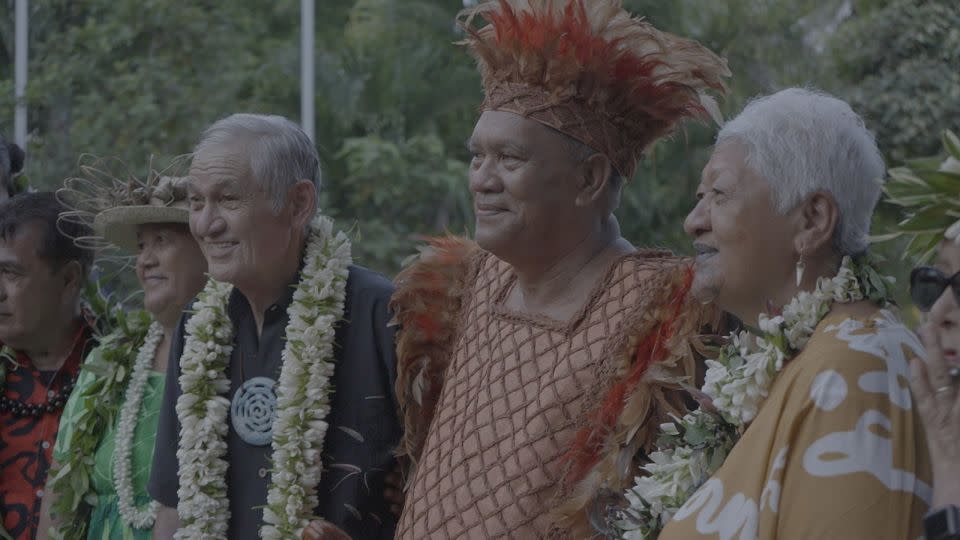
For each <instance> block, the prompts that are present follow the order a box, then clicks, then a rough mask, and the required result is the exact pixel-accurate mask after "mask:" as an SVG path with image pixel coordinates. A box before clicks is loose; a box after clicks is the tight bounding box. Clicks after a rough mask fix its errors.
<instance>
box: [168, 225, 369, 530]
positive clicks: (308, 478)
mask: <svg viewBox="0 0 960 540" xmlns="http://www.w3.org/2000/svg"><path fill="white" fill-rule="evenodd" d="M351 263H352V259H351V255H350V242H349V240H348V239H347V237H346V235H345V234H343V233H342V232H338V233H337V234H336V235H334V234H333V222H332V221H331V220H330V219H328V218H325V217H322V216H320V217H317V218H316V219H315V220H314V221H313V223H311V226H310V237H309V239H308V242H307V249H306V254H305V264H304V268H303V272H302V274H301V277H300V283H299V284H298V285H297V289H296V291H295V292H294V294H293V303H292V304H291V306H290V309H289V311H288V315H289V318H290V320H289V323H288V324H287V328H286V333H285V335H286V345H285V347H284V349H283V353H282V359H283V367H282V368H281V370H280V380H279V381H278V383H277V408H276V419H275V420H274V423H273V444H272V450H273V455H272V462H273V468H272V474H271V484H270V487H269V491H268V494H267V506H266V508H264V511H263V515H264V521H265V524H264V525H263V526H262V527H261V530H260V536H261V537H262V538H265V539H280V538H283V539H287V538H300V536H301V535H302V533H303V529H304V528H305V527H306V526H307V525H308V524H309V522H310V517H311V515H312V513H313V510H314V508H316V506H317V504H318V498H317V492H316V490H317V484H318V483H319V481H320V473H321V471H322V463H321V454H322V453H323V441H324V437H325V436H326V432H327V423H326V422H325V419H326V417H327V414H328V413H329V412H330V404H329V400H330V392H331V390H332V389H331V384H330V378H331V377H332V375H333V370H334V366H333V360H334V351H333V341H334V332H335V328H334V327H335V325H336V323H337V321H339V320H340V319H341V318H342V317H343V311H344V303H345V301H346V283H347V276H348V273H349V266H350V264H351ZM231 290H232V287H231V286H230V285H227V284H223V283H217V282H215V281H213V280H210V281H209V282H208V284H207V287H206V288H205V289H204V291H203V292H202V293H201V294H200V296H198V297H197V304H196V309H197V311H196V314H195V315H194V316H193V317H191V318H190V320H189V321H188V322H187V338H186V344H185V347H184V354H183V356H182V357H181V359H180V366H181V375H180V385H181V388H182V390H183V394H182V395H181V396H180V399H179V400H178V401H177V415H178V416H179V417H180V422H181V425H182V430H181V433H180V447H179V449H178V450H177V458H178V459H179V461H180V488H179V490H178V495H179V497H180V504H179V505H178V508H177V510H178V512H179V514H180V519H181V521H182V524H183V527H182V528H181V529H180V530H179V531H177V533H176V538H178V539H196V538H203V539H208V538H222V539H226V538H227V528H228V524H229V518H230V508H229V501H228V500H227V493H226V481H225V474H226V470H227V463H226V461H225V460H224V456H225V454H226V450H227V444H226V441H225V440H224V439H225V436H226V432H227V423H226V418H227V412H228V411H229V406H230V404H229V401H228V400H227V398H226V397H225V394H226V393H227V392H228V391H229V388H230V381H229V380H228V379H227V377H226V371H227V367H228V365H229V361H230V352H231V350H232V343H233V326H232V324H231V322H230V319H229V318H228V317H227V314H226V305H227V299H228V298H229V296H230V291H231Z"/></svg>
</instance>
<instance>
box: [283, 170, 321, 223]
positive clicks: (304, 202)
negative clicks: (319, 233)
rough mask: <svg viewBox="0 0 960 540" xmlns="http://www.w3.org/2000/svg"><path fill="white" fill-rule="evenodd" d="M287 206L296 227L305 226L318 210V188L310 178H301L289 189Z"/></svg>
mask: <svg viewBox="0 0 960 540" xmlns="http://www.w3.org/2000/svg"><path fill="white" fill-rule="evenodd" d="M287 206H288V207H289V208H290V218H291V220H292V222H293V225H294V227H299V228H301V229H302V228H305V227H306V226H307V225H308V224H309V221H310V218H311V217H312V216H313V214H314V212H316V210H317V188H316V186H314V185H313V182H311V181H309V180H300V181H299V182H297V183H296V184H294V186H293V187H292V188H290V190H289V191H287Z"/></svg>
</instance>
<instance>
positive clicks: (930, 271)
mask: <svg viewBox="0 0 960 540" xmlns="http://www.w3.org/2000/svg"><path fill="white" fill-rule="evenodd" d="M944 143H945V146H946V147H947V149H948V152H949V154H950V157H948V158H947V160H946V161H944V162H943V163H940V162H939V160H934V161H930V160H920V161H915V162H911V168H901V169H894V170H892V171H890V176H891V179H890V181H889V182H888V183H887V186H886V192H887V195H888V197H889V199H890V201H891V202H893V203H895V204H899V205H901V206H904V207H906V208H907V210H908V211H909V212H910V216H909V217H908V218H907V219H906V220H905V221H904V222H902V223H901V224H900V228H901V230H903V231H907V232H905V234H908V235H909V236H912V237H913V238H912V240H911V242H910V244H909V248H908V249H909V251H910V252H911V253H912V254H914V255H915V256H917V257H918V258H919V259H920V260H921V261H925V260H928V259H931V255H934V256H933V257H932V262H931V263H922V264H929V266H927V265H924V266H919V267H917V268H915V269H914V270H913V272H912V273H911V274H910V296H911V297H912V299H913V303H914V304H915V305H916V306H917V308H919V309H920V311H921V312H923V313H924V323H923V324H922V325H921V327H920V329H919V334H920V337H921V339H922V340H923V343H924V346H925V347H926V349H927V358H926V362H924V361H922V360H920V359H914V360H913V361H912V362H911V365H910V376H911V380H910V386H911V388H912V389H913V394H914V399H915V402H916V404H917V409H918V410H919V411H920V416H921V418H922V419H923V423H924V426H925V427H926V436H927V444H928V445H929V447H930V457H931V460H932V462H933V478H934V481H933V503H932V506H931V510H930V512H929V513H928V514H927V516H926V517H925V519H924V526H925V529H926V538H927V539H928V540H934V539H960V235H958V232H960V221H957V218H956V214H955V212H956V210H957V209H958V207H960V139H958V138H957V137H956V136H954V135H953V134H951V133H949V132H947V133H945V134H944ZM918 179H919V180H922V183H921V182H918V181H917V180H918ZM931 216H934V217H935V219H936V220H937V221H938V222H937V223H934V224H931V223H930V220H931ZM937 216H938V217H937ZM920 230H922V231H923V232H920V233H917V232H913V231H920ZM934 252H935V253H934Z"/></svg>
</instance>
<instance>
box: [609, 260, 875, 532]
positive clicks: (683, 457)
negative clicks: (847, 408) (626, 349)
mask: <svg viewBox="0 0 960 540" xmlns="http://www.w3.org/2000/svg"><path fill="white" fill-rule="evenodd" d="M860 276H862V277H860ZM885 279H886V278H880V277H879V274H877V273H876V271H874V270H873V269H872V268H871V267H870V266H869V265H863V267H858V266H857V265H855V264H854V262H853V261H852V260H851V259H850V257H844V259H843V261H842V263H841V265H840V270H839V272H838V273H837V275H836V276H835V277H833V278H830V279H827V278H820V279H819V280H818V281H817V286H816V289H815V290H814V291H813V292H808V291H801V292H800V293H799V294H797V296H795V297H794V298H793V299H792V300H791V301H790V303H788V304H787V306H786V307H785V308H784V309H783V313H782V314H780V315H777V316H774V317H770V316H769V315H767V314H761V315H760V318H759V326H760V335H759V336H756V337H754V336H752V335H750V334H749V333H748V332H739V333H736V332H733V333H731V334H730V335H729V337H728V341H727V344H726V345H725V346H724V347H723V348H722V349H721V351H720V356H719V358H717V360H707V362H706V364H707V373H706V377H705V381H704V385H703V389H702V391H703V393H704V394H706V395H707V396H708V397H709V398H710V399H711V400H712V407H713V408H714V409H716V413H714V412H711V411H709V410H706V409H705V408H704V407H701V408H700V409H698V410H696V411H693V412H691V413H689V414H687V415H685V416H684V417H683V418H675V419H674V420H675V423H666V424H662V425H661V426H660V429H661V436H660V439H659V440H658V443H657V446H658V451H656V452H652V453H651V454H650V460H651V463H650V464H648V465H646V466H644V467H643V470H645V471H646V472H647V473H649V474H648V475H647V476H644V477H637V478H635V479H634V481H635V484H634V486H633V487H631V488H628V489H627V491H626V492H625V493H624V496H625V497H626V499H627V501H628V503H629V506H628V507H627V508H624V509H620V510H619V511H618V512H616V513H615V515H614V516H613V517H614V523H613V525H614V528H615V529H617V530H618V531H619V532H620V535H621V537H622V538H624V539H628V540H650V539H653V538H656V537H657V535H659V533H660V530H661V529H662V527H663V526H664V525H666V524H667V522H668V521H670V519H672V517H673V515H674V514H675V513H676V512H677V510H679V509H680V507H681V506H683V504H684V503H685V502H686V500H687V499H688V498H689V497H690V496H691V495H692V494H693V493H694V492H695V491H696V490H697V489H698V488H699V487H700V486H701V485H702V484H703V483H704V482H706V481H707V479H708V478H710V476H711V475H712V474H713V473H714V472H716V471H717V469H719V468H720V466H721V465H722V464H723V461H724V460H725V459H726V457H727V454H728V453H729V452H730V450H731V449H732V448H733V446H734V445H735V444H736V442H737V439H738V438H739V436H740V434H741V433H742V432H743V430H744V429H745V427H746V425H747V424H749V423H750V422H751V421H752V420H753V419H754V418H755V417H756V415H757V412H758V411H759V410H760V407H761V405H763V402H764V400H765V399H766V398H767V395H768V394H769V390H770V387H771V385H772V384H773V381H774V379H775V378H776V376H777V374H778V373H779V372H780V370H781V369H783V365H784V363H785V362H786V361H787V360H788V359H790V358H793V357H794V356H795V355H796V354H798V353H799V352H800V351H801V350H802V349H803V347H804V346H806V344H807V342H808V341H809V340H810V336H811V335H813V332H814V329H816V327H817V325H818V324H819V323H820V321H821V320H823V318H824V317H825V316H826V314H827V313H828V312H829V311H830V306H831V305H832V304H833V303H834V302H840V303H848V302H855V301H858V300H862V299H863V298H864V297H867V296H869V297H870V298H871V299H880V300H883V299H884V297H885V288H884V285H883V282H884V281H885ZM874 293H876V294H874Z"/></svg>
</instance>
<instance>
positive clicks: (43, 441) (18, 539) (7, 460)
mask: <svg viewBox="0 0 960 540" xmlns="http://www.w3.org/2000/svg"><path fill="white" fill-rule="evenodd" d="M90 335H91V332H90V329H89V327H87V326H86V325H84V326H83V327H82V328H81V329H80V330H79V331H78V332H77V336H76V338H75V339H74V345H73V350H72V351H71V353H70V356H69V357H68V358H67V360H66V361H65V362H64V363H63V367H62V368H61V369H60V370H59V371H58V372H56V373H51V372H41V371H39V370H38V369H37V368H35V367H34V366H33V363H32V362H31V361H30V359H29V358H28V357H27V356H26V355H24V354H22V353H19V352H18V353H17V356H16V359H15V361H16V364H17V365H16V366H15V365H13V364H12V363H11V362H10V361H9V360H7V359H0V362H6V366H5V367H6V383H5V384H3V385H2V388H3V395H4V396H6V397H8V398H10V399H16V400H21V401H24V402H26V403H36V404H42V403H46V402H47V399H48V392H59V391H60V389H61V388H63V386H64V384H66V383H67V382H69V381H70V379H72V378H73V377H75V376H76V375H77V372H78V371H79V370H80V363H81V362H82V360H83V357H84V355H85V354H86V353H87V352H89V350H90V349H91V348H93V346H94V345H95V343H93V340H92V339H91V338H90ZM0 346H2V343H0ZM51 377H53V379H52V380H51ZM47 382H49V384H47ZM62 412H63V408H60V409H58V410H56V411H54V412H52V413H44V414H42V415H41V416H39V417H34V416H28V417H23V418H18V417H16V416H14V415H13V414H12V413H10V412H0V516H2V518H3V527H4V528H5V529H6V530H7V532H8V533H9V534H10V535H11V536H12V537H13V538H14V540H31V539H32V538H34V537H35V536H36V533H37V525H38V524H39V514H40V502H41V500H42V498H43V495H44V491H43V490H44V484H45V483H46V481H47V472H48V471H49V469H50V461H51V459H52V453H53V444H54V442H56V440H57V429H58V428H59V426H60V414H61V413H62Z"/></svg>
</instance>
